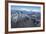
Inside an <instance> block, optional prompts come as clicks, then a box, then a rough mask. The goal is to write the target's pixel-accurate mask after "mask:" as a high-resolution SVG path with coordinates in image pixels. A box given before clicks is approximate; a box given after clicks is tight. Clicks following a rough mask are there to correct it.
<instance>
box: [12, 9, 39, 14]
mask: <svg viewBox="0 0 46 34" xmlns="http://www.w3.org/2000/svg"><path fill="white" fill-rule="evenodd" d="M16 13H18V14H20V13H21V14H32V13H34V14H40V12H34V11H25V10H23V11H20V10H11V14H16Z"/></svg>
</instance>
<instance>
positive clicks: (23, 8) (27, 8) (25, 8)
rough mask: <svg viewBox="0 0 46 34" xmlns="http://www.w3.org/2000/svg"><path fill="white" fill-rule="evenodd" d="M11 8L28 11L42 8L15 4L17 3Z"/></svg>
mask: <svg viewBox="0 0 46 34" xmlns="http://www.w3.org/2000/svg"><path fill="white" fill-rule="evenodd" d="M11 9H12V10H21V11H23V10H26V11H35V12H36V11H37V12H39V11H40V10H41V8H40V7H39V6H38V7H37V6H15V5H12V6H11Z"/></svg>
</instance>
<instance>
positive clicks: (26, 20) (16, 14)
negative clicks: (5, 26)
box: [11, 7, 41, 28]
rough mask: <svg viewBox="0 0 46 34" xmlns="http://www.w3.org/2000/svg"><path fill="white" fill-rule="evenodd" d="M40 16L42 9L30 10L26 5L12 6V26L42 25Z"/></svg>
mask: <svg viewBox="0 0 46 34" xmlns="http://www.w3.org/2000/svg"><path fill="white" fill-rule="evenodd" d="M14 8H15V7H14ZM36 10H37V9H36ZM40 16H41V15H40V11H33V10H28V9H27V8H26V7H25V8H22V7H21V8H20V7H17V8H15V9H14V10H13V8H12V10H11V28H24V27H40V19H41V18H40Z"/></svg>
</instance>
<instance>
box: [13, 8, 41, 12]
mask: <svg viewBox="0 0 46 34" xmlns="http://www.w3.org/2000/svg"><path fill="white" fill-rule="evenodd" d="M12 10H20V11H33V12H39V11H40V10H38V9H31V8H30V9H29V8H12Z"/></svg>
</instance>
